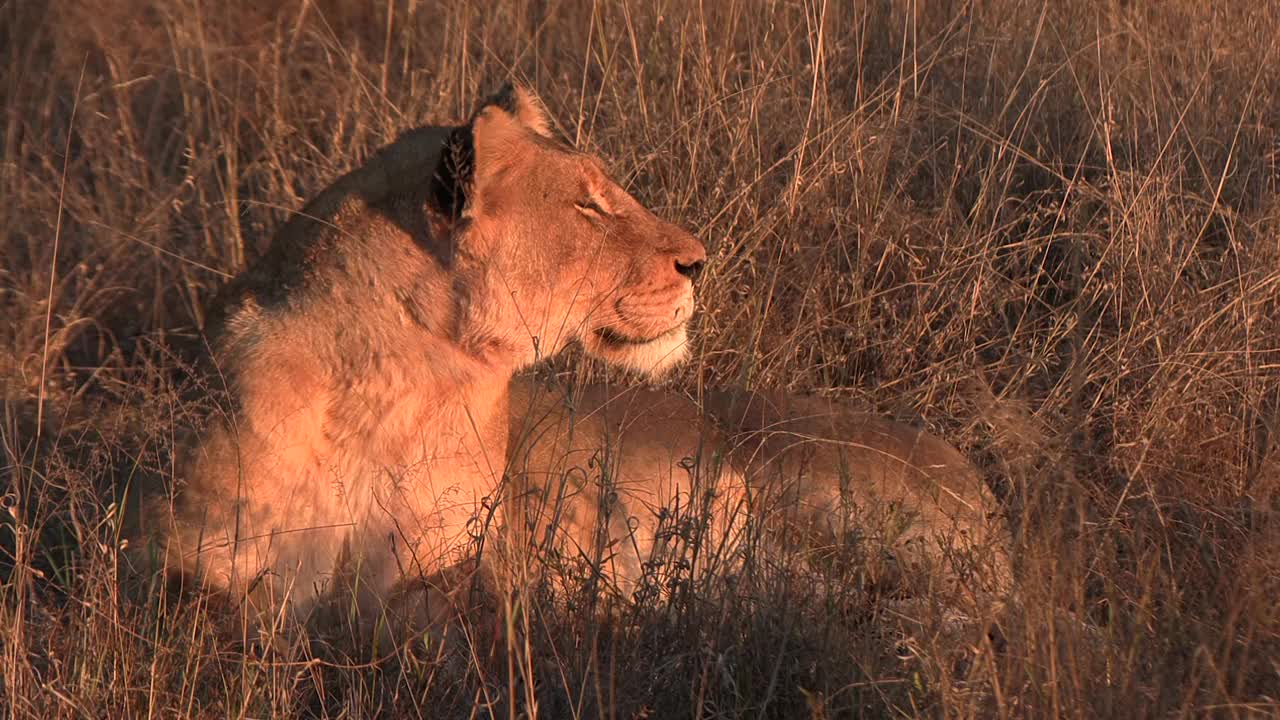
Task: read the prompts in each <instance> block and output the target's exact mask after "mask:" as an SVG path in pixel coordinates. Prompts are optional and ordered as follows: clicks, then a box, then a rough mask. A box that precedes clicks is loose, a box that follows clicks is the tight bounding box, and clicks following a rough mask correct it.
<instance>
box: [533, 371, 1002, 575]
mask: <svg viewBox="0 0 1280 720" xmlns="http://www.w3.org/2000/svg"><path fill="white" fill-rule="evenodd" d="M510 397H511V399H510V407H511V418H512V420H511V438H510V440H509V447H510V459H509V462H510V469H509V473H510V475H511V478H512V483H513V485H512V488H511V495H512V501H511V502H512V504H513V505H514V506H515V508H516V509H517V510H514V511H509V513H510V515H511V516H512V519H513V521H515V522H518V523H519V524H520V527H519V530H520V531H521V532H523V534H524V535H523V543H524V545H525V546H526V547H530V548H533V549H535V550H537V551H538V552H537V554H538V555H539V557H540V559H542V560H543V561H544V562H545V561H546V560H548V559H551V560H559V561H564V562H567V563H568V564H569V565H570V566H571V567H572V571H571V572H568V573H565V575H567V576H568V577H577V578H581V577H591V578H593V579H594V582H593V586H595V587H601V586H603V587H604V588H606V589H608V590H612V591H614V592H615V593H616V594H617V596H619V597H621V598H623V599H624V600H625V599H632V598H633V597H634V596H635V594H636V592H637V591H638V590H640V589H642V588H645V587H648V588H650V589H653V588H655V587H661V586H662V585H663V584H664V580H667V579H669V577H670V573H671V568H672V567H674V566H678V565H680V563H681V562H685V563H686V566H685V567H687V563H688V562H689V561H690V560H696V561H698V562H700V563H701V564H702V565H703V567H701V568H693V571H694V576H695V577H707V576H708V573H709V574H711V575H712V576H714V575H723V574H724V573H726V572H730V573H731V572H735V571H736V570H738V569H739V568H740V565H741V562H740V561H741V560H742V555H743V553H745V552H747V551H749V550H752V549H759V546H760V545H761V543H760V542H757V541H759V540H764V541H765V547H766V548H769V547H772V548H773V549H775V550H786V549H789V550H790V551H791V552H795V551H799V552H800V553H801V554H809V555H813V554H814V553H817V554H821V553H822V552H824V551H825V552H828V553H829V552H830V551H831V550H832V549H833V548H837V547H839V546H840V545H841V544H842V541H844V540H848V539H850V538H855V539H861V540H862V541H864V542H863V546H864V547H865V549H867V550H869V551H870V552H867V553H865V554H864V557H863V560H864V561H866V564H865V565H864V566H863V567H864V570H870V571H871V573H870V574H872V575H874V576H876V577H874V578H873V581H874V582H876V583H878V584H880V585H882V586H884V587H885V588H891V589H893V590H894V591H896V592H903V591H904V586H906V585H908V583H907V579H908V578H910V580H911V581H912V583H914V586H912V587H906V588H905V591H906V592H909V593H912V594H924V593H931V594H935V595H936V594H938V593H940V592H946V593H950V595H949V596H950V597H969V598H974V597H988V596H992V595H999V594H1000V593H1002V592H1003V591H1004V590H1005V589H1006V587H1007V583H1008V581H1009V573H1010V568H1009V564H1008V556H1007V547H1006V545H1007V540H1008V538H1007V537H1006V534H1005V532H1004V530H1003V524H1002V523H1001V522H1000V520H999V516H998V514H999V505H998V503H997V501H996V499H995V498H994V496H993V495H992V493H991V492H990V490H989V489H988V488H987V486H986V484H985V483H984V481H983V480H982V478H981V477H980V476H979V474H978V472H977V470H976V469H975V468H974V466H973V465H972V464H971V463H970V462H969V461H968V460H967V459H966V458H965V457H964V456H963V455H962V454H961V453H960V452H959V451H958V450H956V449H955V448H954V447H952V446H951V445H950V444H948V443H947V442H945V441H944V440H942V439H940V438H937V437H935V436H933V435H930V434H929V433H927V432H925V431H923V430H921V429H919V428H916V427H913V426H910V425H906V424H903V423H898V422H893V421H890V420H888V419H886V418H883V417H879V416H876V415H873V414H868V413H863V412H858V411H857V410H855V409H853V408H852V407H850V406H848V405H847V404H845V403H841V402H838V401H834V400H830V399H827V398H823V397H818V396H807V397H806V396H798V395H792V394H788V393H784V392H776V391H774V392H747V391H742V390H709V389H704V390H703V391H702V393H701V397H700V398H697V399H694V398H690V397H686V396H682V395H680V394H677V393H674V392H669V391H663V390H658V389H649V388H640V387H622V388H614V387H610V386H607V385H601V384H595V385H585V386H581V387H577V388H573V389H568V388H567V387H566V386H565V385H564V384H563V383H559V382H555V381H553V382H545V381H539V380H537V379H535V378H533V377H532V376H522V377H518V378H516V379H515V380H513V382H512V385H511V390H510ZM515 518H519V519H518V520H515ZM696 544H700V545H701V547H700V548H699V547H694V545H696ZM779 554H780V553H775V555H774V558H775V559H777V558H778V555H779ZM881 556H887V557H881ZM517 562H519V559H517ZM584 569H585V570H587V572H583V570H584ZM526 570H527V568H526ZM920 581H923V582H924V583H925V585H924V586H923V587H921V586H920V585H919V584H918V583H919V582H920ZM957 593H958V594H957Z"/></svg>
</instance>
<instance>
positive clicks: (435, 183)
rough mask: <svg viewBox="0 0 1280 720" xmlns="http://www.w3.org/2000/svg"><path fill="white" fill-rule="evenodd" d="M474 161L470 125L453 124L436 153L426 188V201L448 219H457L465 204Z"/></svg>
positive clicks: (474, 153)
mask: <svg viewBox="0 0 1280 720" xmlns="http://www.w3.org/2000/svg"><path fill="white" fill-rule="evenodd" d="M475 161H476V147H475V137H474V136H473V135H472V134H471V125H469V124H468V125H463V126H462V127H459V128H455V129H454V131H453V132H452V133H450V134H449V139H448V140H447V141H445V144H444V150H443V151H442V152H441V153H440V164H439V165H437V166H436V171H435V174H434V175H433V176H432V178H431V192H430V196H431V197H430V201H431V202H432V203H433V204H434V206H435V208H436V209H438V210H439V211H440V212H442V213H444V214H445V215H446V216H447V217H449V219H451V220H456V219H458V217H460V216H461V215H462V209H463V208H464V207H466V204H467V192H468V191H469V190H470V189H471V183H472V180H473V176H474V174H475V164H476V162H475Z"/></svg>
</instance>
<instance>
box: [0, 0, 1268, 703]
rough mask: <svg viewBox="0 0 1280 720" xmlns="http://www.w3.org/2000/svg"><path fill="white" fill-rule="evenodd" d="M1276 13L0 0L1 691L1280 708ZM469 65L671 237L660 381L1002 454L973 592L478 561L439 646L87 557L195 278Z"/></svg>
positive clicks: (185, 371)
mask: <svg viewBox="0 0 1280 720" xmlns="http://www.w3.org/2000/svg"><path fill="white" fill-rule="evenodd" d="M1278 37H1280V5H1278V4H1275V3H1267V2H1248V1H1245V0H1232V1H1228V2H1217V3H1211V2H1199V1H1198V0H1166V1H1163V2H1157V1H1154V0H1148V1H1141V0H1128V1H1126V0H1084V1H1082V2H1071V3H1067V2H1053V1H1047V2H1035V1H1030V0H1028V1H1023V0H943V1H939V2H919V1H916V0H900V1H894V2H888V1H885V2H879V1H873V2H862V1H857V2H834V1H830V0H704V1H703V2H683V1H673V0H658V1H656V2H636V1H634V0H616V1H610V2H599V3H592V2H585V1H583V0H493V1H492V2H466V1H462V0H457V1H455V0H441V1H440V2H419V1H418V0H385V1H371V2H367V3H362V2H357V1H356V0H289V1H288V2H281V3H272V2H246V1H245V0H226V1H225V2H220V3H209V2H200V0H173V1H172V2H152V1H150V0H91V1H84V2H71V1H69V0H58V1H55V2H49V3H44V2H37V1H35V0H11V1H10V2H7V3H2V4H0V58H2V59H0V107H2V108H3V115H2V116H0V383H2V385H0V387H2V388H3V412H2V414H0V446H2V455H0V483H2V486H0V487H2V489H3V509H4V512H3V513H2V517H0V646H2V647H3V654H2V656H0V707H3V709H4V712H5V714H6V716H7V717H11V718H54V717H68V718H71V717H95V718H118V717H129V718H133V717H138V718H143V717H196V718H206V717H226V718H265V717H331V718H367V717H490V716H502V717H535V716H540V717H555V718H562V717H563V718H569V717H575V718H576V717H610V718H613V717H620V718H646V717H648V718H669V717H697V718H721V717H781V718H795V717H811V718H834V717H853V716H857V717H901V716H908V717H914V716H930V717H932V716H945V717H1081V718H1085V717H1114V718H1135V717H1161V718H1164V717H1199V716H1215V717H1217V716H1221V717H1238V718H1244V717H1268V716H1274V715H1275V714H1276V713H1280V600H1278V599H1280V516H1278V514H1277V513H1278V511H1280V449H1278V445H1280V437H1278V435H1280V50H1278V48H1277V40H1276V38H1278ZM512 77H517V78H522V79H524V80H526V81H527V82H528V83H529V84H530V85H531V86H532V87H534V88H536V89H537V91H538V92H539V94H540V95H541V96H542V97H543V99H544V100H545V101H546V102H547V104H548V106H549V108H550V110H551V112H552V114H553V115H554V116H555V117H556V118H557V120H558V122H559V124H560V130H561V132H562V133H563V134H564V135H565V136H566V137H567V138H568V139H569V140H570V141H571V142H572V143H574V144H576V145H577V146H578V147H581V148H584V149H588V150H591V151H593V152H596V153H599V154H600V155H601V156H603V157H604V158H606V159H608V160H609V162H610V163H611V170H612V172H613V174H614V175H615V177H617V178H618V179H619V180H620V181H621V182H622V183H623V184H624V185H625V186H627V187H628V189H630V190H631V191H632V192H633V193H635V194H636V195H637V197H639V198H640V199H641V201H642V202H644V203H645V204H646V205H648V206H649V207H651V208H654V209H655V210H656V211H658V212H659V213H660V214H661V215H663V216H664V217H667V218H670V219H672V220H674V221H677V222H679V223H681V224H682V225H683V226H684V227H686V228H689V229H690V230H691V231H693V232H694V233H695V234H696V235H697V236H698V237H699V238H700V239H701V240H703V242H704V243H705V244H706V245H707V247H708V250H709V252H710V254H711V262H710V263H709V264H708V267H707V269H706V271H705V272H704V274H703V276H702V279H701V283H700V289H699V315H698V318H697V320H696V321H695V326H694V334H695V340H694V342H695V345H694V359H693V361H692V362H691V363H689V364H687V365H685V366H683V367H682V368H681V369H679V370H678V371H677V372H676V373H675V374H674V375H673V376H672V377H671V378H670V380H669V382H670V384H671V386H672V387H673V388H674V389H675V390H683V391H694V390H696V388H698V387H700V386H702V385H708V386H728V385H736V386H746V387H752V388H786V389H789V390H794V391H806V392H808V391H812V392H821V393H824V394H830V395H837V396H842V397H846V398H849V399H850V401H852V402H856V403H859V404H861V405H863V406H865V407H867V408H869V409H874V410H877V411H879V412H882V413H884V414H887V415H891V416H894V417H897V418H899V419H902V420H908V421H911V422H916V423H920V424H923V425H925V426H927V427H928V428H929V429H930V430H932V431H933V432H935V433H937V434H939V435H940V436H942V437H945V438H946V439H948V440H949V441H951V442H952V443H954V444H955V445H956V446H957V447H959V448H960V449H961V450H962V451H963V452H964V453H965V454H966V455H967V456H968V457H969V458H971V459H972V460H974V461H975V463H977V464H978V465H979V467H980V468H981V469H982V470H983V472H984V474H985V476H986V479H987V481H988V482H989V484H990V485H991V487H992V488H993V490H994V491H996V492H997V494H998V495H999V496H1000V497H1001V499H1002V502H1003V509H1004V517H1003V521H1004V522H1006V523H1007V524H1008V526H1009V528H1010V530H1011V533H1012V549H1013V552H1012V555H1013V558H1014V562H1015V568H1016V578H1015V580H1014V582H1013V587H1012V590H1011V592H1010V594H1009V596H1008V597H1007V598H1004V599H1001V600H996V599H991V598H987V599H982V600H980V601H979V602H977V603H976V604H975V605H974V606H973V607H970V608H968V609H967V611H966V613H965V616H964V617H963V618H961V619H959V620H957V618H956V613H955V612H953V611H952V610H950V609H948V608H946V607H942V606H941V605H940V604H939V603H934V602H930V599H929V598H928V597H925V598H916V599H915V600H914V601H913V602H903V601H902V600H901V598H894V597H886V596H885V595H884V594H883V593H880V592H877V589H876V587H875V586H874V583H870V582H868V580H867V574H866V573H865V572H864V565H863V563H862V561H861V559H860V555H859V553H858V552H856V551H855V550H856V549H847V548H846V549H844V550H848V551H847V552H846V551H844V550H842V549H841V548H835V549H832V551H831V552H830V553H828V554H826V555H825V556H824V561H823V562H814V561H812V559H811V558H805V557H801V556H799V555H797V557H796V559H795V561H794V562H790V563H767V564H762V565H761V566H760V567H758V568H756V569H755V571H754V572H751V573H748V574H745V575H743V576H742V577H739V578H736V579H735V580H734V581H733V583H732V585H726V584H724V583H723V582H719V581H714V580H707V581H706V583H707V586H706V587H701V586H698V587H692V588H691V589H692V590H693V591H694V592H681V593H670V594H666V595H661V596H653V597H651V598H638V599H637V601H636V602H633V603H631V604H629V605H627V606H625V607H621V608H617V609H616V611H615V612H614V613H613V614H611V615H602V614H599V613H593V612H586V611H582V608H583V607H584V606H583V603H584V602H588V601H584V600H583V599H581V598H570V599H569V600H570V601H572V602H568V601H566V602H560V603H556V602H548V603H545V604H536V605H534V604H530V605H527V606H524V607H522V608H516V607H514V606H506V607H498V608H496V610H497V614H498V617H499V618H500V619H505V620H506V622H505V623H499V628H498V629H497V630H485V629H484V628H482V627H481V626H480V624H479V623H477V624H476V626H475V632H474V633H471V634H468V635H467V637H466V640H467V642H463V643H451V644H449V645H448V646H447V648H449V649H448V651H445V648H446V646H443V645H432V644H430V643H429V642H425V641H424V643H422V644H421V645H420V646H417V647H413V648H408V649H401V650H399V651H391V650H388V649H387V648H370V647H354V648H314V647H309V646H307V645H305V644H301V645H296V646H294V648H293V649H292V650H280V649H274V648H273V649H270V650H268V649H264V648H263V647H262V646H260V645H256V644H254V643H245V642H239V641H237V639H236V638H227V637H226V636H225V634H223V633H220V632H219V631H218V628H219V622H218V620H217V617H216V616H217V613H218V612H219V610H218V609H217V608H216V607H214V606H212V605H210V604H208V603H205V602H203V601H201V600H200V599H198V598H197V599H195V600H188V601H184V602H175V601H174V599H173V598H172V597H171V596H170V595H169V594H166V593H164V592H161V591H160V588H159V587H158V585H157V584H156V582H155V581H154V580H148V579H147V578H145V577H142V578H139V577H135V576H132V575H130V574H129V573H127V572H124V571H125V570H126V569H127V568H125V567H124V566H125V565H126V564H127V557H126V554H125V553H124V552H123V551H122V543H123V541H124V540H125V537H124V536H123V534H122V529H121V528H122V524H121V523H122V513H121V511H120V508H121V504H120V498H121V497H123V496H124V490H125V489H126V488H128V487H129V486H131V485H133V484H135V483H140V482H142V481H143V479H144V478H152V479H154V478H161V479H169V480H171V479H172V476H173V474H174V471H173V460H174V449H175V443H177V442H178V441H179V440H178V439H179V438H181V437H182V435H183V433H184V432H187V431H188V429H189V428H192V427H195V426H198V424H199V422H200V418H201V417H202V416H204V415H206V414H207V412H208V411H209V409H210V408H209V402H208V401H207V400H205V399H203V395H202V394H201V393H200V392H199V387H193V384H194V383H195V380H193V377H194V376H193V374H192V373H191V372H189V369H190V366H191V362H192V353H193V349H196V350H198V348H199V346H200V344H201V340H200V328H201V327H202V326H203V319H204V313H205V309H206V307H207V303H208V302H209V301H210V299H211V298H212V297H213V295H214V293H215V292H216V290H217V288H218V287H219V285H220V284H221V283H223V282H224V281H225V280H226V279H227V278H228V277H229V276H230V275H232V274H234V273H235V272H237V271H238V270H239V269H241V268H243V267H244V266H245V264H246V263H247V262H249V261H250V260H252V259H253V258H254V257H256V256H257V255H258V254H259V253H261V252H262V250H263V248H264V247H265V245H266V243H267V242H268V241H269V239H270V236H271V232H272V231H273V229H274V228H275V227H277V226H279V225H280V224H281V223H282V222H283V221H284V219H285V218H287V217H288V216H289V213H290V211H292V210H295V209H297V208H298V207H300V206H301V204H302V203H303V202H304V201H305V200H306V199H307V198H308V197H309V196H310V195H312V194H313V193H315V192H316V191H318V190H319V189H321V188H322V187H324V186H325V185H326V184H327V183H328V182H330V181H331V180H332V179H334V178H335V177H336V176H338V175H339V174H341V173H342V172H344V171H345V170H347V169H350V168H351V167H353V166H355V165H357V164H358V163H359V162H360V161H361V160H362V159H363V158H365V157H367V156H368V155H369V154H370V153H371V152H372V151H373V150H374V149H375V148H377V147H378V146H379V145H382V144H385V143H386V142H389V141H390V140H392V139H393V138H394V137H395V136H396V135H397V133H398V132H400V131H402V130H405V129H407V128H410V127H413V126H415V125H419V124H424V123H441V122H457V121H459V120H461V119H463V118H465V117H466V116H467V115H468V114H469V113H470V111H471V110H472V108H473V107H474V106H475V104H476V102H477V101H478V100H479V99H480V98H481V97H483V96H484V95H485V94H487V93H488V92H491V91H492V90H493V89H494V88H495V87H497V86H498V85H499V84H501V83H502V82H504V81H506V80H508V79H510V78H512ZM558 367H559V368H560V369H561V370H565V371H569V372H574V373H577V374H578V375H580V376H584V377H586V376H590V377H601V376H604V375H606V374H607V372H608V371H606V370H605V369H604V368H602V367H600V366H598V365H597V364H595V363H594V362H591V361H587V360H584V359H582V358H580V357H569V358H566V359H563V360H561V361H559V365H558ZM616 381H618V382H627V381H628V378H626V377H625V376H621V375H619V376H617V377H616ZM121 578H123V580H122V579H121ZM690 578H691V582H692V579H694V578H693V576H690ZM486 632H487V633H488V634H487V635H486V634H485V633H486ZM459 647H462V648H471V650H470V651H465V650H464V651H457V650H456V649H457V648H459Z"/></svg>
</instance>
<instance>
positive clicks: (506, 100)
mask: <svg viewBox="0 0 1280 720" xmlns="http://www.w3.org/2000/svg"><path fill="white" fill-rule="evenodd" d="M490 105H497V106H498V107H500V108H502V109H503V110H505V111H506V113H507V114H508V115H515V114H516V87H515V85H512V84H511V83H505V84H503V86H502V87H500V88H498V92H496V93H494V94H493V95H490V96H489V99H488V100H486V101H485V102H484V104H483V105H481V106H480V109H482V110H483V109H484V108H487V107H489V106H490Z"/></svg>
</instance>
